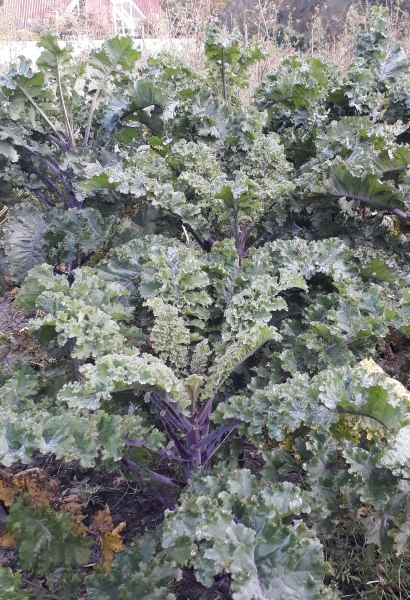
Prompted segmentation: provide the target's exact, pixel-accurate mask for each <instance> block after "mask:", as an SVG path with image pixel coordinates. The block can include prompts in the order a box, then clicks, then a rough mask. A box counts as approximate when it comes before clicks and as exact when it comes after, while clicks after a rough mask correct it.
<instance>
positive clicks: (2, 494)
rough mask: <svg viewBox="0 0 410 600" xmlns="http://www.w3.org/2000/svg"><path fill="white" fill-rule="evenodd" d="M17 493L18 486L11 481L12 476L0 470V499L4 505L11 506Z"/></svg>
mask: <svg viewBox="0 0 410 600" xmlns="http://www.w3.org/2000/svg"><path fill="white" fill-rule="evenodd" d="M17 493H18V488H17V486H16V485H15V484H14V483H13V476H12V475H10V474H9V473H7V471H3V470H0V501H1V502H3V504H4V506H11V505H12V504H13V502H14V498H15V496H16V494H17Z"/></svg>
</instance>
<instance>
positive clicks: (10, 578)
mask: <svg viewBox="0 0 410 600" xmlns="http://www.w3.org/2000/svg"><path fill="white" fill-rule="evenodd" d="M0 590H1V600H29V595H28V593H27V592H26V591H25V590H23V589H22V588H21V575H20V574H19V573H13V571H12V570H11V569H8V568H6V567H3V566H1V565H0Z"/></svg>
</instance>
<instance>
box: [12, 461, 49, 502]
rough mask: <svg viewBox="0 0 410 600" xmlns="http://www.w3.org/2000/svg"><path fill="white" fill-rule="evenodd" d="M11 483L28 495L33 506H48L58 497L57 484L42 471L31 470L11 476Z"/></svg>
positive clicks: (37, 469)
mask: <svg viewBox="0 0 410 600" xmlns="http://www.w3.org/2000/svg"><path fill="white" fill-rule="evenodd" d="M13 482H14V483H15V485H16V486H17V487H18V488H19V489H20V490H23V491H25V492H27V493H28V495H29V496H30V499H31V501H32V503H33V506H50V504H52V503H53V502H55V500H56V498H57V496H58V484H57V481H56V480H55V479H52V478H51V477H50V476H49V475H48V474H47V473H46V472H45V471H43V469H39V468H33V469H27V470H26V471H21V472H20V473H17V474H16V475H14V476H13Z"/></svg>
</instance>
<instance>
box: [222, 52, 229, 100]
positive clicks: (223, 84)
mask: <svg viewBox="0 0 410 600" xmlns="http://www.w3.org/2000/svg"><path fill="white" fill-rule="evenodd" d="M221 77H222V94H223V99H224V100H225V102H228V92H227V89H226V64H225V50H224V48H222V58H221Z"/></svg>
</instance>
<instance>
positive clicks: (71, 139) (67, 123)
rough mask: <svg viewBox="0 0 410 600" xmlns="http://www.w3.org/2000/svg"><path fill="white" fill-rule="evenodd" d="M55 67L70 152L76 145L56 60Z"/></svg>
mask: <svg viewBox="0 0 410 600" xmlns="http://www.w3.org/2000/svg"><path fill="white" fill-rule="evenodd" d="M56 65H57V85H58V93H59V95H60V101H61V106H62V109H63V114H64V121H65V126H66V130H67V136H68V139H69V142H70V148H71V150H75V148H76V145H75V139H74V132H73V130H72V128H71V124H70V119H69V118H68V113H67V107H66V103H65V100H64V94H63V88H62V85H61V77H60V68H59V66H58V60H57V61H56Z"/></svg>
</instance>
